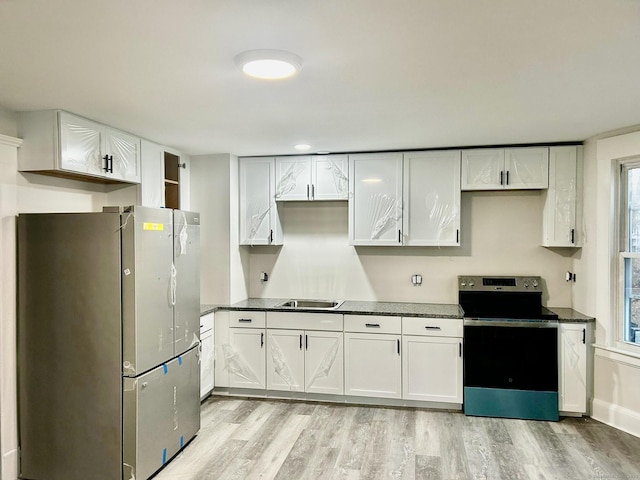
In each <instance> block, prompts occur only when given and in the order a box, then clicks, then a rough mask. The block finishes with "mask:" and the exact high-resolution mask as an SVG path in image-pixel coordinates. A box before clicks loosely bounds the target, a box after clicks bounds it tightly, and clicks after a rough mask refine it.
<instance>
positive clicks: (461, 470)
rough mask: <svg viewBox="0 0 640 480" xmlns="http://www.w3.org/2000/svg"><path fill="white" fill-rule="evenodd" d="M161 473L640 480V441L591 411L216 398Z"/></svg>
mask: <svg viewBox="0 0 640 480" xmlns="http://www.w3.org/2000/svg"><path fill="white" fill-rule="evenodd" d="M201 425H202V428H201V430H200V432H199V434H198V435H197V437H196V438H195V439H194V440H193V441H192V442H191V443H190V444H189V445H187V447H186V448H185V450H184V451H182V452H181V453H180V454H179V455H177V457H176V458H175V459H173V460H172V461H171V462H170V463H169V464H168V465H166V466H165V468H164V469H162V470H161V471H160V472H159V473H158V474H157V475H156V477H155V478H154V480H214V479H215V480H245V479H258V478H259V479H261V480H271V479H276V478H277V479H278V480H281V479H285V480H288V479H292V480H318V479H320V480H363V479H367V480H370V479H371V480H411V479H429V480H453V479H461V480H470V479H473V480H482V479H484V480H501V479H504V480H556V479H557V480H624V479H627V480H630V479H634V480H639V479H640V461H639V460H638V458H640V438H637V437H634V436H632V435H629V434H626V433H624V432H620V431H618V430H616V429H614V428H611V427H609V426H607V425H604V424H602V423H600V422H597V421H595V420H592V419H589V418H566V419H565V418H563V419H562V420H561V421H560V422H545V421H527V420H515V419H499V418H482V417H467V416H465V415H463V414H462V413H459V412H448V411H437V410H424V409H415V408H395V407H393V408H387V407H373V406H358V405H345V404H337V403H336V404H330V403H313V402H296V401H291V400H274V399H255V398H253V399H244V398H229V397H223V396H219V397H215V396H214V397H211V398H210V399H208V400H207V401H205V402H204V403H203V404H202V413H201Z"/></svg>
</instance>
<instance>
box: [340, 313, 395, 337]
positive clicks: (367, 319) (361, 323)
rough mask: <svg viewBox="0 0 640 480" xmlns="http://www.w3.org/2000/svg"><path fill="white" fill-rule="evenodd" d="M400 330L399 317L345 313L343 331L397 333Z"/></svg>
mask: <svg viewBox="0 0 640 480" xmlns="http://www.w3.org/2000/svg"><path fill="white" fill-rule="evenodd" d="M401 330H402V321H401V318H400V317H385V316H379V315H345V316H344V331H345V332H363V333H365V332H366V333H397V334H399V333H400V332H401Z"/></svg>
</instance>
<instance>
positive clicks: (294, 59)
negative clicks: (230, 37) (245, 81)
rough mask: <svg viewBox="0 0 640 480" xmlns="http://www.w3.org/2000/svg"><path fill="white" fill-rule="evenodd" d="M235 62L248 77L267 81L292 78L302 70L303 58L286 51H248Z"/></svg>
mask: <svg viewBox="0 0 640 480" xmlns="http://www.w3.org/2000/svg"><path fill="white" fill-rule="evenodd" d="M234 61H235V62H236V65H237V66H238V68H240V70H242V71H243V72H244V73H245V74H246V75H249V76H250V77H255V78H262V79H266V80H278V79H281V78H287V77H291V76H292V75H295V74H296V73H298V72H299V71H300V70H301V69H302V58H300V57H299V56H298V55H296V54H295V53H291V52H285V51H284V50H247V51H246V52H242V53H239V54H238V55H236V56H235V57H234Z"/></svg>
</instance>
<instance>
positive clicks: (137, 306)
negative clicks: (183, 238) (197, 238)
mask: <svg viewBox="0 0 640 480" xmlns="http://www.w3.org/2000/svg"><path fill="white" fill-rule="evenodd" d="M129 208H130V211H128V212H125V213H123V214H122V225H123V227H122V287H123V288H122V310H123V334H124V336H123V339H122V350H123V368H122V372H123V374H124V375H125V376H130V377H135V376H137V375H140V374H141V373H144V372H146V371H147V370H150V369H151V368H154V367H156V366H157V365H161V364H162V363H165V362H167V361H169V360H170V359H171V358H173V357H174V349H173V343H174V341H173V304H174V303H175V301H176V298H175V294H176V287H175V270H174V267H173V214H172V211H171V210H167V209H162V208H149V207H138V206H136V207H129Z"/></svg>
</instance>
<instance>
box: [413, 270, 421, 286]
mask: <svg viewBox="0 0 640 480" xmlns="http://www.w3.org/2000/svg"><path fill="white" fill-rule="evenodd" d="M411 283H413V286H414V287H419V286H420V285H422V275H420V274H419V273H418V274H415V275H411Z"/></svg>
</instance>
